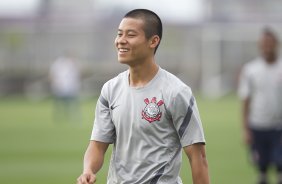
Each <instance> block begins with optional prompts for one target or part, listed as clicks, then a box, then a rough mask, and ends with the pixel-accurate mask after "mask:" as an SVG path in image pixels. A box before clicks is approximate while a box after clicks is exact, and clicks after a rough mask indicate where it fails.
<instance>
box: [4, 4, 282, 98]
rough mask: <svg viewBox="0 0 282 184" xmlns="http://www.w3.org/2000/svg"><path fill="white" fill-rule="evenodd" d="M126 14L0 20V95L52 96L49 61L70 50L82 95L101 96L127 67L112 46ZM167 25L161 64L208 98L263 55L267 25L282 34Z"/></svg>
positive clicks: (241, 25) (240, 24)
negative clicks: (259, 47)
mask: <svg viewBox="0 0 282 184" xmlns="http://www.w3.org/2000/svg"><path fill="white" fill-rule="evenodd" d="M215 2H218V1H215ZM43 12H44V11H43ZM219 12H220V11H219ZM122 15H123V14H122V13H120V12H119V13H117V14H116V15H114V16H112V17H108V18H106V19H103V18H97V17H95V14H93V15H92V14H90V15H88V16H87V18H85V16H82V17H80V18H79V17H75V16H62V14H59V15H56V16H55V15H52V16H51V15H45V16H39V17H27V18H21V19H13V18H8V19H7V18H0V95H7V94H26V95H28V96H31V97H32V96H35V97H36V96H37V97H44V96H48V94H49V84H48V70H49V67H50V64H51V63H52V62H53V61H54V60H55V59H56V57H58V56H59V55H60V54H62V53H63V51H64V50H72V51H73V52H74V53H75V55H76V57H77V59H78V60H79V62H80V65H81V70H82V95H87V96H88V95H97V94H98V93H99V91H100V88H101V86H102V84H103V83H104V82H105V81H107V80H108V79H110V78H112V77H113V76H115V75H116V74H118V73H119V72H121V71H123V70H124V69H126V66H121V65H120V64H119V63H118V62H117V61H116V52H115V49H114V45H113V42H114V38H115V36H116V32H117V26H118V24H119V21H120V19H121V18H122ZM215 17H216V16H215ZM163 24H164V36H163V40H162V43H161V46H160V48H159V50H158V52H157V62H158V63H159V64H160V65H161V67H163V68H165V69H167V70H168V71H170V72H171V73H174V74H175V75H177V76H178V77H179V78H181V79H182V80H183V81H184V82H185V83H187V84H188V85H189V86H191V87H192V88H193V89H194V91H201V92H202V93H204V94H205V95H208V96H219V95H223V94H225V93H228V92H230V91H234V90H235V89H236V85H237V77H238V74H239V72H240V68H241V67H242V64H244V63H245V62H247V61H249V60H251V59H253V58H255V57H257V56H258V54H259V53H258V51H257V39H258V37H259V34H260V32H261V30H262V29H263V27H264V26H266V25H267V26H271V27H273V28H274V30H275V31H276V32H277V33H278V35H279V37H281V35H282V31H281V30H282V29H281V28H282V24H281V23H280V22H277V21H274V22H268V21H266V20H262V21H246V22H244V21H237V22H228V21H203V22H201V23H194V24H173V23H168V22H165V21H164V22H163Z"/></svg>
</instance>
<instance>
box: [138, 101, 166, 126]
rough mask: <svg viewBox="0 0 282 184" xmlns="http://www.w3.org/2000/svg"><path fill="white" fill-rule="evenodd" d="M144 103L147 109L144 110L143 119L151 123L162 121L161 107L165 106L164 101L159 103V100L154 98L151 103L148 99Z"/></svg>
mask: <svg viewBox="0 0 282 184" xmlns="http://www.w3.org/2000/svg"><path fill="white" fill-rule="evenodd" d="M144 102H145V103H146V107H145V108H144V109H143V110H142V119H145V120H147V121H148V122H149V123H152V122H154V121H160V119H161V117H162V112H161V110H160V106H161V105H163V104H164V102H163V100H160V101H159V102H157V98H156V97H153V98H152V100H151V101H149V99H148V98H146V99H145V100H144Z"/></svg>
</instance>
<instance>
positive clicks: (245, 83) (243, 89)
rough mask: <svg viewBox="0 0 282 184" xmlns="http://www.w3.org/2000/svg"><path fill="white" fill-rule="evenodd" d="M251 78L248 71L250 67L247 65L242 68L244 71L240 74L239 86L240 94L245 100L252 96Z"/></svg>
mask: <svg viewBox="0 0 282 184" xmlns="http://www.w3.org/2000/svg"><path fill="white" fill-rule="evenodd" d="M250 81H251V79H250V74H249V72H248V68H247V67H246V66H245V67H244V68H243V69H242V72H241V74H240V78H239V86H238V96H239V97H240V98H241V99H242V100H245V99H246V98H248V97H249V96H250V93H251V82H250Z"/></svg>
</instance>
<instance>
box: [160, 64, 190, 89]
mask: <svg viewBox="0 0 282 184" xmlns="http://www.w3.org/2000/svg"><path fill="white" fill-rule="evenodd" d="M162 70H163V80H164V83H165V86H166V89H170V90H171V92H172V93H174V94H177V93H180V92H181V91H183V90H188V91H191V88H190V86H188V85H187V84H185V83H184V82H183V81H182V80H181V79H180V78H178V77H177V76H176V75H174V74H172V73H170V72H168V71H166V70H164V69H162Z"/></svg>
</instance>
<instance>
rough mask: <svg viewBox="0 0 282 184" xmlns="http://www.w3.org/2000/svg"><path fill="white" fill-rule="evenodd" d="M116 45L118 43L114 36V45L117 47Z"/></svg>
mask: <svg viewBox="0 0 282 184" xmlns="http://www.w3.org/2000/svg"><path fill="white" fill-rule="evenodd" d="M117 45H118V42H117V38H115V41H114V46H115V47H117Z"/></svg>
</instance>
